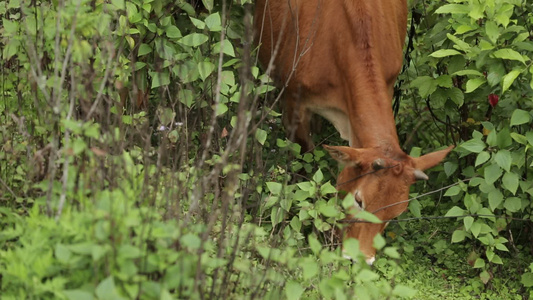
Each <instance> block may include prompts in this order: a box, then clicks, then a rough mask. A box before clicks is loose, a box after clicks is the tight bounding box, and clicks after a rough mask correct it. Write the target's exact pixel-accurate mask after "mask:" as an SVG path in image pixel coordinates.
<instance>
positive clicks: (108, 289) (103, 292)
mask: <svg viewBox="0 0 533 300" xmlns="http://www.w3.org/2000/svg"><path fill="white" fill-rule="evenodd" d="M95 293H96V296H97V297H98V299H102V300H104V299H122V297H120V296H119V295H118V294H117V291H116V288H115V281H114V280H113V276H109V277H107V278H106V279H104V280H103V281H102V282H100V283H99V284H98V286H97V287H96V290H95Z"/></svg>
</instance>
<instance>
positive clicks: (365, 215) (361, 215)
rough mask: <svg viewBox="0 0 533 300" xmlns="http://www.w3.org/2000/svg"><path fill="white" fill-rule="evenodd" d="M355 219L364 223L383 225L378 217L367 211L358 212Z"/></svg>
mask: <svg viewBox="0 0 533 300" xmlns="http://www.w3.org/2000/svg"><path fill="white" fill-rule="evenodd" d="M354 219H361V220H362V221H367V222H370V223H374V224H381V223H382V221H381V220H380V219H379V218H378V217H376V216H375V215H374V214H373V213H371V212H368V211H365V210H362V211H360V212H358V213H357V214H356V215H355V216H354Z"/></svg>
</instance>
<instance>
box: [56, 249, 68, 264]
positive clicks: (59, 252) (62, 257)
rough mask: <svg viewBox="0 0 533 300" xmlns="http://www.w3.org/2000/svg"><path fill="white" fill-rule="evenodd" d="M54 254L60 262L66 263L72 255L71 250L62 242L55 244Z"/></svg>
mask: <svg viewBox="0 0 533 300" xmlns="http://www.w3.org/2000/svg"><path fill="white" fill-rule="evenodd" d="M55 256H56V258H57V260H58V261H59V262H61V263H64V264H67V263H68V262H69V260H70V258H71V257H72V252H70V250H69V249H68V248H67V247H65V246H64V245H62V244H57V245H56V249H55Z"/></svg>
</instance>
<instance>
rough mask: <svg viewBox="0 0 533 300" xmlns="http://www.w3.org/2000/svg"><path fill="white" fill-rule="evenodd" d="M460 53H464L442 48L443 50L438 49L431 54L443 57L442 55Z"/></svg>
mask: <svg viewBox="0 0 533 300" xmlns="http://www.w3.org/2000/svg"><path fill="white" fill-rule="evenodd" d="M459 54H462V53H461V52H459V51H457V50H454V49H441V50H437V51H435V52H433V53H431V54H430V55H429V56H432V57H436V58H441V57H448V56H453V55H459Z"/></svg>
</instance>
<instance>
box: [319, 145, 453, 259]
mask: <svg viewBox="0 0 533 300" xmlns="http://www.w3.org/2000/svg"><path fill="white" fill-rule="evenodd" d="M324 148H325V149H326V150H328V152H329V153H330V155H331V156H332V157H333V158H334V159H335V160H337V161H339V162H340V163H341V164H343V165H344V169H343V170H342V171H341V173H340V174H339V176H338V178H337V190H339V191H343V192H346V193H350V194H351V195H352V196H353V197H354V208H356V209H359V210H366V211H368V212H371V213H374V214H375V215H376V216H377V217H378V218H379V219H381V220H390V219H393V218H395V217H397V216H399V215H400V214H401V213H403V212H404V211H405V210H406V208H407V205H408V203H407V202H406V201H405V200H407V199H408V198H409V187H410V186H411V184H413V183H414V182H415V181H417V180H427V179H428V177H427V175H426V174H425V173H424V172H423V171H424V170H426V169H429V168H431V167H433V166H435V165H437V164H439V163H440V162H441V161H442V160H443V159H444V157H446V155H447V154H448V153H449V152H450V151H451V150H452V148H453V146H450V147H448V148H447V149H444V150H441V151H436V152H433V153H430V154H427V155H424V156H421V157H417V158H413V157H410V156H408V155H407V154H405V153H403V152H401V153H399V154H397V153H396V154H392V155H391V153H390V151H388V152H386V151H382V150H381V149H379V148H351V147H343V146H338V147H334V146H326V145H324ZM386 226H387V224H386V223H382V224H373V223H352V224H350V225H349V226H348V228H346V229H345V234H344V238H345V239H346V238H355V239H358V240H359V247H360V250H361V251H362V252H363V254H365V255H366V257H367V263H369V264H372V263H373V262H374V259H375V258H374V257H375V253H376V250H375V249H374V247H373V246H372V244H373V241H374V237H375V236H376V235H377V234H380V233H381V232H382V231H383V229H385V227H386Z"/></svg>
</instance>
